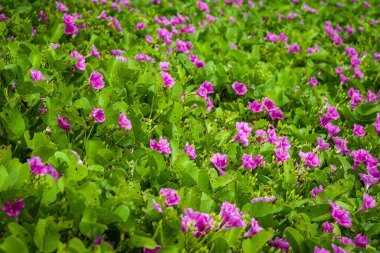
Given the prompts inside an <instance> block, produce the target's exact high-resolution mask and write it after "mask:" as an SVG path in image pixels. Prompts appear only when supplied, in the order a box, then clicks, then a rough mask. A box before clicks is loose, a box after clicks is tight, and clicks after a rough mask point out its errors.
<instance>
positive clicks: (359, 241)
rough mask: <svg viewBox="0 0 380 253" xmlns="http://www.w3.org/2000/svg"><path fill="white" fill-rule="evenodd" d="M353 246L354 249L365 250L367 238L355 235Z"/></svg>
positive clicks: (367, 243)
mask: <svg viewBox="0 0 380 253" xmlns="http://www.w3.org/2000/svg"><path fill="white" fill-rule="evenodd" d="M354 245H355V246H356V247H361V248H367V246H368V245H369V242H368V237H367V236H364V235H362V234H361V233H359V234H357V235H356V237H355V240H354Z"/></svg>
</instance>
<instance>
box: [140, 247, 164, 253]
mask: <svg viewBox="0 0 380 253" xmlns="http://www.w3.org/2000/svg"><path fill="white" fill-rule="evenodd" d="M160 249H161V246H160V245H157V246H156V247H155V248H154V249H148V248H144V249H143V253H156V252H158V251H159V250H160Z"/></svg>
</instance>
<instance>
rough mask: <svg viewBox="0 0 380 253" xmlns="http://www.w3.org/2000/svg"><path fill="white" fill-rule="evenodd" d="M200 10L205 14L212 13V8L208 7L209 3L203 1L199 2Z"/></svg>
mask: <svg viewBox="0 0 380 253" xmlns="http://www.w3.org/2000/svg"><path fill="white" fill-rule="evenodd" d="M197 5H198V9H199V10H201V11H204V12H210V8H209V7H208V5H207V3H205V2H202V1H197Z"/></svg>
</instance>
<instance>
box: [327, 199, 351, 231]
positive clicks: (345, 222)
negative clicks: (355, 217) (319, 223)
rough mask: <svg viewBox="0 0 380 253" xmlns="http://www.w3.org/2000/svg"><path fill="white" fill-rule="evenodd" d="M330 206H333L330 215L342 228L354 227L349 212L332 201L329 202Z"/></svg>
mask: <svg viewBox="0 0 380 253" xmlns="http://www.w3.org/2000/svg"><path fill="white" fill-rule="evenodd" d="M329 204H330V205H331V211H330V214H331V216H332V217H333V218H334V220H335V221H336V222H337V223H338V224H339V225H341V226H343V227H346V228H349V227H351V226H352V220H351V218H350V216H349V212H347V211H346V210H343V209H342V208H341V207H340V206H338V205H337V204H335V203H334V202H333V201H332V200H329Z"/></svg>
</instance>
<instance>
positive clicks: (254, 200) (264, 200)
mask: <svg viewBox="0 0 380 253" xmlns="http://www.w3.org/2000/svg"><path fill="white" fill-rule="evenodd" d="M275 200H276V197H275V196H272V197H269V198H268V197H258V198H253V199H251V203H256V202H259V201H263V202H267V203H268V202H272V201H275Z"/></svg>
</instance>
